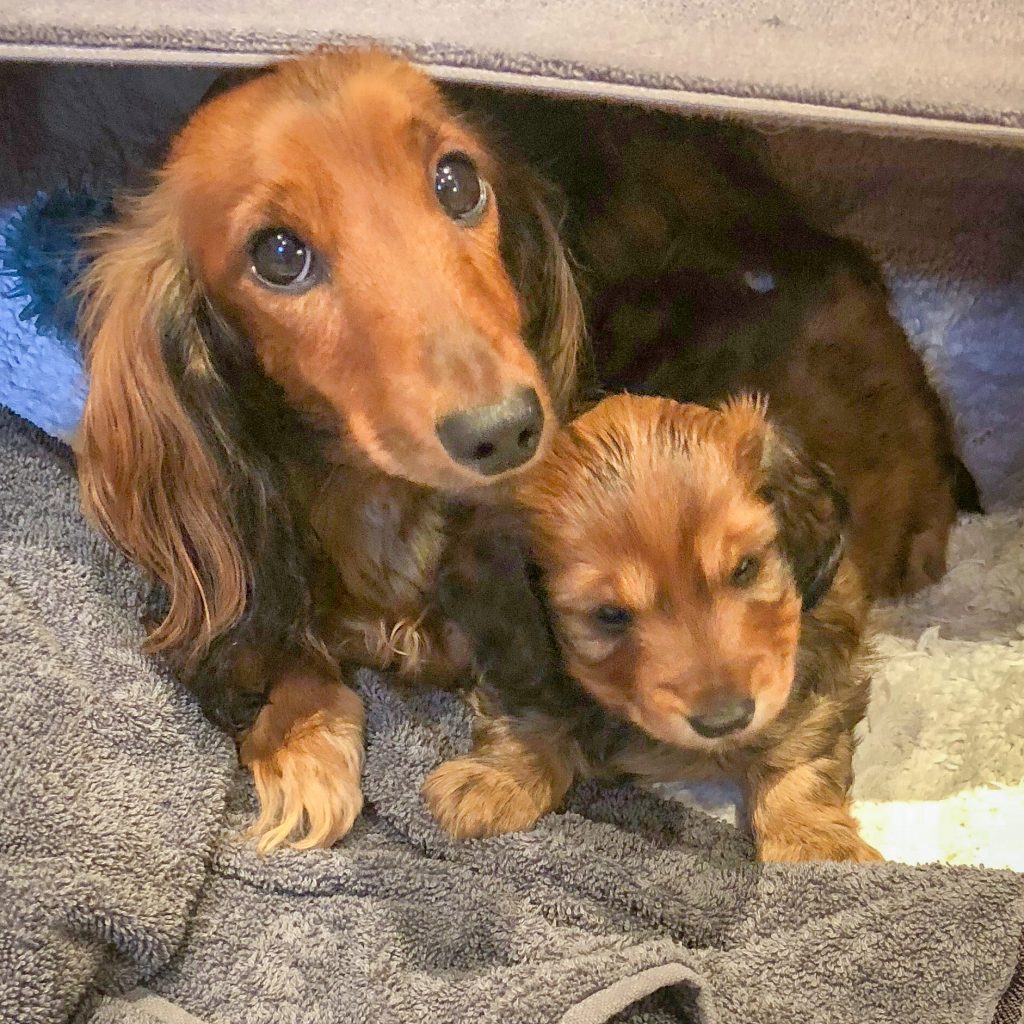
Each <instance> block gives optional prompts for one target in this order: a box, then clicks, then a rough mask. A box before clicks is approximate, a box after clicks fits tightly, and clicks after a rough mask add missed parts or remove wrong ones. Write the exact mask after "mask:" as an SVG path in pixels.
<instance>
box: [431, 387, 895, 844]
mask: <svg viewBox="0 0 1024 1024" xmlns="http://www.w3.org/2000/svg"><path fill="white" fill-rule="evenodd" d="M517 490H518V498H519V503H520V506H521V509H522V515H523V530H524V534H525V543H526V545H527V547H528V549H529V551H530V552H531V556H532V557H533V558H534V559H535V560H536V563H537V565H538V567H539V570H540V579H541V585H542V588H543V593H544V601H543V603H544V604H545V605H546V607H547V609H549V614H550V623H551V626H552V627H553V631H554V635H555V637H557V642H558V656H557V657H556V658H555V659H552V660H551V662H550V663H549V666H548V667H543V665H544V658H543V655H542V653H540V652H542V648H543V644H544V636H545V633H544V630H545V624H544V623H541V622H539V621H537V620H536V619H535V620H533V621H535V622H536V629H535V630H534V631H533V633H532V634H531V633H529V632H527V631H526V629H525V627H524V624H525V623H529V622H530V621H531V608H530V604H531V599H530V596H529V593H528V591H527V590H526V589H525V588H522V589H521V591H520V592H518V593H517V591H516V588H518V587H520V581H519V580H517V577H516V573H515V571H514V566H513V563H512V562H511V561H510V560H509V555H508V552H509V551H510V550H511V549H512V548H513V547H514V546H515V543H516V541H515V532H514V530H513V532H512V535H511V537H504V538H500V539H498V540H497V541H495V540H494V537H495V536H499V537H500V532H501V527H496V526H495V522H496V521H497V522H500V520H495V518H494V515H493V513H485V514H484V515H483V516H482V517H481V519H480V520H479V521H478V523H482V531H483V532H482V533H481V534H478V535H477V536H473V532H472V530H470V531H469V532H468V533H467V535H466V536H464V538H463V543H462V544H461V545H460V546H459V547H458V548H457V549H453V552H452V562H453V565H452V567H451V568H449V569H448V570H447V571H448V573H451V574H454V582H455V586H452V579H451V578H449V579H448V580H447V582H446V584H445V589H446V591H447V595H448V596H447V597H446V599H445V610H446V612H448V613H449V614H450V615H451V616H452V617H453V619H454V620H455V621H457V622H458V623H459V625H460V627H461V628H462V629H463V630H464V632H465V633H466V635H467V636H468V637H469V639H470V641H471V643H472V646H473V647H474V651H475V660H476V664H477V668H478V670H479V671H480V672H481V680H482V681H481V688H480V692H479V694H478V697H477V706H478V710H479V712H480V720H479V722H478V724H477V729H476V736H475V742H474V747H473V750H472V752H471V753H470V754H469V756H468V757H465V758H461V759H459V760H455V761H451V762H448V763H446V764H444V765H442V766H441V767H440V768H438V769H437V770H436V771H435V772H434V773H433V774H432V775H431V776H430V777H429V778H428V779H427V782H426V784H425V788H424V793H425V797H426V799H427V802H428V804H429V806H430V807H431V810H432V811H433V813H434V814H435V816H436V817H437V818H438V820H439V821H440V823H441V824H442V825H443V826H444V827H445V828H446V829H447V830H448V831H449V832H451V833H452V834H453V835H455V836H457V837H471V836H472V837H475V836H484V835H496V834H500V833H503V832H508V831H517V830H521V829H526V828H530V827H532V826H533V824H534V823H535V822H536V821H537V819H538V818H539V817H540V816H541V815H542V814H544V813H546V812H547V811H550V810H553V809H555V808H556V807H557V806H558V805H559V803H560V802H561V800H562V797H563V796H564V795H565V793H566V791H567V789H568V787H569V785H570V784H571V782H572V780H573V779H574V778H579V777H585V776H588V775H596V776H599V777H600V776H604V777H608V776H612V777H614V776H622V775H625V776H631V777H637V778H641V779H647V780H651V781H678V780H680V779H694V778H698V779H700V778H703V779H707V778H715V777H723V776H724V777H727V778H732V779H734V780H735V781H737V782H739V783H740V784H741V785H742V786H743V788H744V790H745V794H746V798H747V812H748V816H749V819H750V823H751V825H752V829H753V833H754V836H755V839H756V842H757V848H758V854H759V856H760V857H761V859H763V860H773V861H778V860H816V859H833V860H857V861H870V860H877V859H879V858H878V854H877V853H876V851H874V850H873V849H872V848H871V847H870V846H868V845H867V844H866V843H865V842H864V841H863V840H862V839H861V838H860V836H859V834H858V831H857V824H856V822H855V821H854V819H853V818H852V816H851V815H850V813H849V808H848V791H849V787H850V783H851V780H852V775H851V760H852V754H853V728H854V726H855V725H856V723H857V722H858V721H859V720H860V718H861V717H862V716H863V714H864V710H865V707H866V704H867V698H868V677H867V674H866V671H865V666H864V663H863V662H864V649H863V645H862V641H861V637H862V632H863V629H864V625H865V617H866V613H867V608H868V603H867V600H866V599H865V595H864V592H863V588H862V585H861V582H860V579H859V576H858V573H857V572H856V570H855V568H854V566H853V564H852V563H851V561H850V560H849V559H843V561H842V562H840V563H838V565H837V563H836V558H837V556H838V553H839V551H840V550H841V549H840V547H839V538H840V536H841V534H840V530H841V524H842V522H843V519H844V515H845V506H844V503H843V501H842V499H841V497H840V496H839V495H838V492H836V491H835V490H834V488H833V487H832V484H831V482H830V479H829V476H828V474H827V472H826V471H825V470H824V469H823V468H822V467H819V466H816V465H815V464H814V463H813V462H812V461H811V460H809V459H808V458H807V456H806V455H804V454H803V452H802V451H801V450H800V448H799V447H798V446H796V445H794V444H793V443H792V442H790V441H789V440H788V439H787V438H785V437H784V436H783V435H781V434H780V433H779V432H778V430H777V429H776V428H775V427H774V426H773V425H771V424H770V423H769V422H768V421H767V420H766V419H765V415H764V408H763V406H762V405H761V404H759V403H756V402H752V401H749V400H745V399H741V400H736V401H733V402H731V403H729V404H727V405H726V406H725V407H724V408H723V409H721V410H713V409H707V408H705V407H702V406H695V405H680V404H677V403H675V402H672V401H670V400H668V399H659V398H640V397H631V396H619V397H615V398H609V399H606V400H604V401H603V402H601V403H599V404H598V405H597V406H596V407H595V408H594V409H592V410H591V411H589V412H588V413H585V414H584V415H583V416H581V417H580V418H579V419H577V420H576V421H575V422H574V423H573V424H571V425H570V426H569V427H567V428H566V429H565V430H563V431H562V433H561V434H560V435H559V436H558V437H557V438H556V440H555V442H554V446H553V448H552V451H551V453H550V455H549V456H548V457H547V458H546V459H545V460H544V461H543V462H541V463H540V464H539V465H538V466H537V467H536V468H535V469H534V470H532V471H531V472H530V473H529V474H527V476H526V477H524V478H523V481H522V483H521V485H520V486H519V487H518V489H517ZM477 528H480V527H479V526H474V527H473V529H477ZM807 556H810V561H807ZM749 559H756V562H757V570H756V572H755V573H754V574H753V575H751V576H749V577H748V576H741V577H738V576H737V575H736V573H737V567H738V566H740V565H742V564H743V563H744V561H745V560H749ZM808 567H813V568H812V569H811V571H809V572H808V571H807V569H808ZM833 574H834V575H833ZM801 578H802V579H804V580H805V581H807V583H805V589H804V591H803V600H804V602H807V601H808V600H810V601H813V602H815V603H814V605H813V607H811V608H808V609H807V610H806V611H803V612H802V611H801V604H802V598H801V588H800V579H801ZM808 584H809V585H810V587H812V588H814V593H813V594H810V595H809V593H808V590H807V589H806V588H807V586H808ZM821 588H825V590H824V592H823V593H821ZM503 605H505V606H506V607H503ZM512 606H515V607H518V608H519V609H520V613H519V622H518V625H517V627H516V630H515V632H513V627H512V626H508V625H506V624H505V623H506V621H507V620H508V618H509V616H508V614H507V608H508V607H512ZM607 607H614V608H617V609H621V610H624V611H626V612H628V616H629V620H628V624H627V625H626V626H625V627H623V628H621V629H619V628H617V627H616V628H614V629H611V630H610V629H609V628H608V627H607V625H606V624H602V623H601V622H600V620H599V619H598V618H597V617H596V615H595V612H596V610H598V609H601V608H607ZM497 616H501V617H502V618H501V620H498V619H497V618H496V617H497ZM559 660H560V666H559V665H557V662H558V661H559ZM537 666H542V669H541V670H540V671H538V669H537ZM545 676H546V678H545ZM734 697H738V698H744V699H746V698H749V699H750V700H751V701H752V702H753V709H752V716H751V717H750V719H749V721H748V722H746V724H744V725H742V726H741V727H739V728H737V729H735V730H734V731H731V732H729V733H727V734H724V735H718V736H713V737H708V736H707V735H703V734H700V733H699V732H697V731H695V729H694V728H693V727H692V726H691V724H690V722H691V720H692V719H693V717H694V716H701V715H704V714H705V713H706V712H707V709H709V708H713V707H714V706H715V705H716V703H718V702H721V701H722V699H723V698H728V699H731V698H734Z"/></svg>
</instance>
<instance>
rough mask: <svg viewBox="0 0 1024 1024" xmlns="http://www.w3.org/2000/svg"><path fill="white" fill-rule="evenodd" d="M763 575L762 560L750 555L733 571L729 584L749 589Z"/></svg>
mask: <svg viewBox="0 0 1024 1024" xmlns="http://www.w3.org/2000/svg"><path fill="white" fill-rule="evenodd" d="M760 575H761V559H760V558H755V557H754V556H753V555H748V556H747V557H746V558H744V559H741V560H740V563H739V565H737V566H736V568H735V569H733V571H732V574H731V575H730V576H729V582H730V583H731V584H732V585H733V586H734V587H749V586H750V584H751V583H753V582H754V581H755V580H756V579H757V577H758V576H760Z"/></svg>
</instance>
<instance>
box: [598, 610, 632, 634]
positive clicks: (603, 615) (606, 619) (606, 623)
mask: <svg viewBox="0 0 1024 1024" xmlns="http://www.w3.org/2000/svg"><path fill="white" fill-rule="evenodd" d="M632 621H633V616H632V614H631V613H630V612H629V611H628V610H627V609H625V608H620V607H619V606H618V605H617V604H603V605H601V607H600V608H596V609H595V610H594V622H595V623H597V625H598V626H599V627H600V628H601V629H603V630H604V631H605V632H606V633H622V632H624V631H625V630H626V629H627V628H628V627H629V624H630V623H631V622H632Z"/></svg>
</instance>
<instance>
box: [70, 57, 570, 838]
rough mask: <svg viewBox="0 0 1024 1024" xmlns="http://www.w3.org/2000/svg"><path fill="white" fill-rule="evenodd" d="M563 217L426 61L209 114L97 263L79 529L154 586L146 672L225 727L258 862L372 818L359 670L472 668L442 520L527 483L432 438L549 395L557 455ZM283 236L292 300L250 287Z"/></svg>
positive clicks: (296, 66)
mask: <svg viewBox="0 0 1024 1024" xmlns="http://www.w3.org/2000/svg"><path fill="white" fill-rule="evenodd" d="M452 151H458V152H460V153H464V154H466V155H467V156H468V157H469V158H470V159H471V160H472V161H473V163H475V165H476V167H477V169H478V171H479V174H480V176H481V177H482V178H483V179H484V180H485V181H486V182H487V183H488V184H487V187H488V188H489V189H490V199H491V201H490V202H489V203H488V205H487V206H486V207H485V209H484V213H483V216H482V218H481V219H480V220H479V222H478V223H475V224H473V225H472V226H470V227H467V226H464V225H460V224H457V223H455V222H454V220H453V219H452V218H450V217H449V216H447V215H446V214H445V213H444V212H443V211H442V209H441V208H440V206H439V204H438V200H437V198H436V196H435V194H434V189H433V184H434V174H435V170H434V168H435V166H436V164H437V161H438V160H439V159H440V157H441V156H442V154H446V153H449V152H452ZM555 220H556V218H555V216H554V214H552V213H551V212H549V209H548V207H547V205H546V201H545V196H544V194H543V191H542V189H541V187H540V185H539V184H538V183H537V182H536V181H535V180H534V179H533V178H532V177H531V176H530V175H529V174H528V173H527V172H525V171H522V170H520V169H517V168H513V167H506V166H504V165H503V163H502V161H501V160H499V159H497V158H496V157H495V155H494V154H493V153H492V152H491V151H490V150H489V149H488V148H487V145H486V144H485V142H484V141H483V140H482V138H481V136H480V135H479V134H478V133H476V132H474V131H473V130H472V129H471V128H470V127H468V125H467V124H466V123H465V122H464V120H463V119H462V118H460V116H459V115H458V113H457V112H456V111H454V110H453V109H452V108H451V107H450V106H449V105H448V104H447V103H446V102H445V101H444V100H443V98H442V97H441V95H440V93H439V92H438V90H437V89H436V88H435V86H434V85H433V84H432V83H431V82H430V81H429V80H428V79H427V78H426V77H424V76H423V75H421V74H419V73H418V72H417V71H415V70H414V69H413V68H412V67H411V66H410V65H408V64H407V63H405V62H404V61H401V60H398V59H394V58H392V57H389V56H386V55H384V54H381V53H377V52H352V53H320V54H316V55H313V56H310V57H306V58H302V59H299V60H295V61H289V62H285V63H283V64H281V65H279V66H277V67H275V68H272V69H269V70H268V71H267V72H264V73H261V74H259V75H258V76H257V77H254V78H253V79H252V80H250V81H247V82H245V83H244V84H241V85H238V86H237V87H235V88H233V89H231V90H229V91H227V92H223V93H221V94H220V95H218V96H216V97H215V98H213V99H211V100H210V101H209V102H207V103H206V104H205V105H203V106H202V107H201V108H200V109H199V110H198V111H197V112H196V113H195V114H194V116H193V117H192V119H191V120H190V121H189V123H188V124H187V125H186V126H185V128H184V129H183V130H182V132H181V133H180V134H179V136H178V137H177V138H176V140H175V141H174V144H173V148H172V150H171V152H170V155H169V157H168V159H167V161H166V163H165V164H164V166H163V168H162V169H161V170H160V172H159V175H158V178H157V181H156V184H155V186H154V187H153V188H152V190H151V191H149V192H148V193H146V194H145V195H142V196H141V197H138V198H136V199H133V200H130V201H127V202H126V203H125V204H124V206H123V209H122V211H121V217H120V218H119V220H118V221H117V223H116V224H115V225H114V226H113V227H111V228H109V229H107V230H105V231H102V232H100V233H99V236H98V238H97V239H96V243H95V252H96V259H95V262H94V263H93V264H92V266H91V268H90V269H89V271H88V274H87V277H86V279H85V281H84V284H83V292H84V296H85V307H84V314H83V318H82V330H83V335H84V339H85V347H86V351H87V357H88V369H89V374H90V382H91V383H90V392H89V397H88V402H87V407H86V411H85V419H84V427H83V431H82V436H81V443H80V449H79V450H80V473H81V482H82V491H83V497H84V502H85V506H86V508H87V510H88V511H89V512H90V513H91V515H92V516H93V517H94V518H95V520H96V521H97V522H98V523H99V524H100V526H101V527H103V528H104V529H105V530H106V531H107V532H108V533H109V534H110V535H111V536H112V537H113V538H114V539H115V540H116V541H117V542H118V544H119V545H120V546H121V547H122V548H123V549H124V550H125V551H126V552H127V553H128V555H129V556H130V557H132V558H133V559H134V560H135V561H137V562H138V563H140V564H141V565H142V566H143V567H145V568H146V569H147V570H149V571H150V572H151V573H152V574H153V575H154V576H156V577H157V578H158V579H159V580H161V581H162V582H163V584H164V585H165V588H166V591H167V596H168V600H169V604H168V608H167V612H166V615H165V616H164V617H163V618H162V621H160V622H159V623H157V624H156V625H155V628H154V629H153V631H152V633H151V635H150V638H149V648H150V649H151V650H156V651H163V652H165V654H166V655H167V656H168V657H169V658H170V659H171V662H172V664H173V665H174V666H175V667H176V668H177V669H179V670H180V671H181V672H182V674H183V675H184V676H185V677H186V678H187V679H188V680H189V681H190V684H191V686H192V687H193V689H194V690H195V691H196V692H197V693H198V694H199V696H200V698H201V700H202V701H203V704H204V707H206V709H207V710H208V712H210V713H211V715H212V716H213V717H214V718H215V720H218V721H221V722H222V723H226V724H227V725H228V726H229V727H232V728H236V729H237V731H238V733H239V738H240V741H241V750H242V756H243V759H244V761H245V762H246V763H247V764H248V765H250V766H251V767H252V770H253V772H254V775H255V779H256V784H257V787H258V791H259V795H260V800H261V804H262V813H261V816H260V819H259V822H258V824H257V826H256V832H257V834H258V835H259V837H260V843H261V846H262V848H264V849H268V848H272V847H274V846H278V845H281V844H282V843H287V842H291V843H292V844H294V845H297V846H313V845H329V844H330V843H332V842H334V841H335V840H336V839H337V838H338V837H339V836H341V835H343V834H344V833H345V832H346V831H347V830H348V828H349V827H350V826H351V824H352V821H353V819H354V818H355V816H356V815H357V814H358V812H359V809H360V806H361V799H362V798H361V795H360V784H359V775H360V770H361V764H362V707H361V704H360V701H359V699H358V697H357V696H356V695H355V694H354V693H353V691H351V690H350V689H349V688H348V687H347V686H346V685H345V683H344V681H343V680H344V678H345V676H346V673H347V672H348V670H349V669H348V667H349V666H351V665H354V664H365V665H372V666H375V667H378V668H398V669H404V670H406V671H407V672H409V673H411V674H421V673H426V674H427V675H428V676H430V675H434V676H436V677H438V678H444V677H450V676H451V675H452V674H453V673H455V672H456V671H457V666H453V665H452V664H451V663H450V662H449V660H448V659H447V656H446V650H445V645H444V639H443V636H442V635H441V631H440V630H439V629H437V628H436V627H437V623H436V621H435V620H434V618H432V615H431V611H430V607H429V603H430V598H429V594H430V586H431V578H432V573H433V570H434V566H435V563H436V561H437V559H438V557H439V554H440V551H441V549H442V547H443V544H444V537H445V529H446V514H445V510H444V501H445V496H446V495H449V494H463V493H466V492H479V491H482V490H484V489H485V488H490V489H492V490H494V489H495V488H500V487H501V486H502V485H503V483H504V479H505V477H507V476H509V475H512V474H509V473H506V474H504V476H498V477H486V478H485V477H484V476H482V475H478V474H477V473H476V472H474V471H473V470H471V469H469V468H466V467H465V466H464V465H461V464H459V463H458V462H456V461H454V460H453V458H452V457H450V456H449V455H448V453H447V452H446V451H445V449H444V448H443V447H442V444H441V443H440V441H439V439H438V435H437V433H436V430H435V427H436V424H437V423H438V421H439V419H440V418H441V417H443V416H444V415H445V414H446V413H449V412H452V411H458V410H464V409H467V408H472V407H476V406H487V405H490V404H492V403H495V402H498V401H500V400H501V399H502V398H503V396H505V395H507V394H509V393H510V392H512V391H514V390H515V389H517V388H532V389H534V391H535V392H536V394H537V396H538V397H539V401H540V405H541V408H542V411H543V413H544V426H543V436H542V437H541V439H540V443H539V447H538V451H540V452H543V450H544V449H545V448H546V447H547V444H548V441H549V438H550V435H551V433H552V431H553V429H554V426H555V424H556V421H557V416H558V414H559V412H560V411H561V410H563V409H564V408H565V404H566V402H567V400H568V397H569V396H570V395H571V394H572V393H573V389H574V375H575V369H576V351H577V345H578V341H579V335H580V322H581V314H580V310H579V305H578V299H577V297H576V292H575V288H574V285H573V281H572V276H571V274H570V273H569V270H568V266H567V264H566V261H565V258H564V256H563V253H562V249H561V247H560V245H559V242H558V238H557V234H556V231H555ZM282 225H283V226H285V227H287V228H288V229H290V230H291V231H293V232H295V233H296V234H297V235H299V236H300V237H301V238H302V239H303V240H304V241H306V242H307V243H308V244H309V245H311V246H312V247H313V248H314V249H315V250H316V252H317V253H318V255H319V257H320V258H321V259H322V261H323V263H324V264H325V265H326V268H327V269H326V273H325V275H324V277H323V280H321V281H320V282H319V283H318V284H317V286H316V287H312V288H309V289H308V290H306V291H305V292H303V293H301V294H283V293H279V292H275V291H273V290H269V289H267V288H266V287H263V286H261V284H260V283H259V282H258V281H257V280H256V279H255V278H254V276H253V274H252V273H251V272H250V269H251V257H250V252H249V245H250V240H251V239H252V238H253V233H254V232H256V231H258V230H259V229H263V228H267V227H272V226H282Z"/></svg>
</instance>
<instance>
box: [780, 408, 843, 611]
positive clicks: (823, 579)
mask: <svg viewBox="0 0 1024 1024" xmlns="http://www.w3.org/2000/svg"><path fill="white" fill-rule="evenodd" d="M762 464H763V467H764V479H765V482H764V485H763V487H762V494H763V495H764V496H765V497H766V498H767V499H768V500H769V501H770V502H771V503H772V507H773V508H774V510H775V517H776V519H777V520H778V523H779V539H780V543H781V544H782V549H783V551H784V552H785V555H786V558H787V559H788V561H789V564H790V566H791V567H792V570H793V577H794V579H795V580H796V585H797V588H798V589H799V591H800V593H801V594H802V595H803V609H804V611H810V610H811V609H812V608H814V607H815V606H816V605H817V604H818V602H819V601H820V600H821V599H822V598H823V597H824V596H825V594H827V593H828V591H829V588H830V587H831V586H832V582H833V580H834V579H835V576H836V572H837V570H838V569H839V563H840V561H841V560H842V557H843V546H844V538H843V531H844V528H845V526H846V523H847V521H848V520H849V517H850V507H849V505H848V504H847V501H846V498H845V497H844V495H843V494H842V492H841V491H840V490H839V487H838V486H837V484H836V482H835V479H834V477H833V476H832V473H831V471H830V470H829V469H828V468H827V467H826V466H824V465H822V464H821V463H820V462H815V461H814V460H813V459H811V458H810V457H809V456H808V455H807V454H806V453H805V452H804V451H803V450H802V449H801V448H800V446H799V445H798V444H797V443H795V442H794V441H793V440H792V439H791V438H789V437H786V436H785V435H784V434H782V433H781V432H780V431H779V430H778V429H777V428H772V429H770V431H769V434H768V438H767V441H766V444H765V451H764V460H763V463H762Z"/></svg>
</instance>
